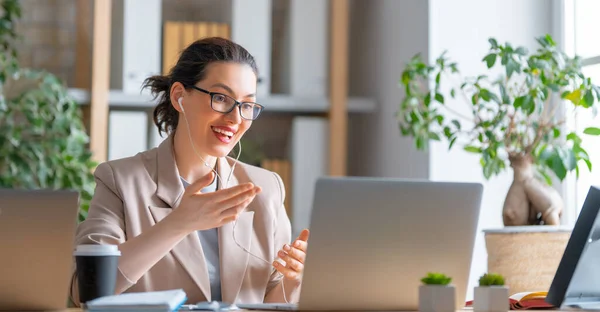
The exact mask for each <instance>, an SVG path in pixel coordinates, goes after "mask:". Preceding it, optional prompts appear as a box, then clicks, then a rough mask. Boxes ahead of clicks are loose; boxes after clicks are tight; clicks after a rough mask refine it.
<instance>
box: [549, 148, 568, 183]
mask: <svg viewBox="0 0 600 312" xmlns="http://www.w3.org/2000/svg"><path fill="white" fill-rule="evenodd" d="M548 166H549V167H550V169H552V171H553V172H554V174H556V176H557V177H558V178H559V179H560V180H561V181H562V180H564V178H565V177H566V176H567V169H566V168H565V165H564V163H563V161H562V159H561V158H560V156H559V155H558V154H557V153H554V154H552V156H550V158H548Z"/></svg>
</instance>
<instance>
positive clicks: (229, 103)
mask: <svg viewBox="0 0 600 312" xmlns="http://www.w3.org/2000/svg"><path fill="white" fill-rule="evenodd" d="M233 105H235V100H234V99H233V98H230V97H228V96H227V95H224V94H218V93H215V94H213V96H212V108H213V109H214V110H216V111H217V112H221V113H226V112H228V111H229V110H231V108H232V107H233Z"/></svg>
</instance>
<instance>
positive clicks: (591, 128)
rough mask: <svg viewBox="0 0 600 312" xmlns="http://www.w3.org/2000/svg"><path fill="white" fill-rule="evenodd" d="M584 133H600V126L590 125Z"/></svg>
mask: <svg viewBox="0 0 600 312" xmlns="http://www.w3.org/2000/svg"><path fill="white" fill-rule="evenodd" d="M583 133H585V134H588V135H600V128H596V127H588V128H585V129H584V130H583Z"/></svg>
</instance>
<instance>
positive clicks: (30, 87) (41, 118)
mask: <svg viewBox="0 0 600 312" xmlns="http://www.w3.org/2000/svg"><path fill="white" fill-rule="evenodd" d="M0 4H1V5H2V9H3V12H0V13H2V14H3V15H2V16H1V17H0V49H1V50H0V66H1V67H0V133H1V134H2V135H1V136H0V187H8V188H25V189H39V188H45V189H71V190H77V191H79V193H80V210H79V211H80V212H79V220H80V221H82V220H84V219H85V218H86V216H87V211H88V208H89V203H90V200H91V197H92V194H93V192H94V186H95V183H94V177H93V174H92V170H93V169H94V168H95V166H96V164H95V163H94V162H93V161H92V157H91V156H92V155H91V153H90V151H89V150H88V148H87V144H88V141H89V137H88V135H87V134H86V129H85V127H84V125H83V122H82V113H81V111H80V109H79V107H78V105H77V104H76V103H75V102H74V101H73V100H72V99H71V98H70V97H69V96H68V94H67V90H66V88H65V86H64V85H63V83H62V82H61V81H60V80H59V79H58V78H57V77H56V76H54V75H52V74H50V73H48V72H45V71H40V70H31V69H25V68H21V67H20V66H19V63H18V61H17V49H16V48H15V42H16V40H17V39H18V35H17V34H16V32H15V21H16V19H17V18H18V17H20V12H21V8H20V6H19V3H18V1H16V0H2V1H0Z"/></svg>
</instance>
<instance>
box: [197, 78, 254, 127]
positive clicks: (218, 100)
mask: <svg viewBox="0 0 600 312" xmlns="http://www.w3.org/2000/svg"><path fill="white" fill-rule="evenodd" d="M191 87H192V88H194V89H196V90H198V91H200V92H204V93H206V94H208V95H210V107H211V108H212V109H213V110H214V111H216V112H219V113H223V114H229V113H230V112H231V111H232V110H233V109H234V108H235V107H236V106H239V107H240V116H242V118H244V119H247V120H256V118H258V116H259V115H260V113H261V112H262V111H263V109H264V106H262V105H260V104H258V103H254V102H239V101H237V100H236V99H234V98H232V97H230V96H228V95H225V94H223V93H218V92H210V91H208V90H204V89H202V88H198V87H196V86H194V85H191Z"/></svg>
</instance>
